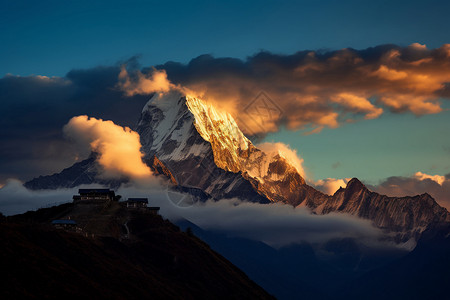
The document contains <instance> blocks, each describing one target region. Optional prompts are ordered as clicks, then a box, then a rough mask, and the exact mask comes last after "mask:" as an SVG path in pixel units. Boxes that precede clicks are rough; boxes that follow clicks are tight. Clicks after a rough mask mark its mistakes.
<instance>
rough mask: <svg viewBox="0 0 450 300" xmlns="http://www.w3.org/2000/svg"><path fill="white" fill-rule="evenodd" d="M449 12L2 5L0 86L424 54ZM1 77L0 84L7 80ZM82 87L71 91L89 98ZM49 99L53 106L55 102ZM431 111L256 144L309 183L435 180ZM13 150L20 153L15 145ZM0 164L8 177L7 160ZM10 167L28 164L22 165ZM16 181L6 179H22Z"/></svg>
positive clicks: (439, 121) (439, 119)
mask: <svg viewBox="0 0 450 300" xmlns="http://www.w3.org/2000/svg"><path fill="white" fill-rule="evenodd" d="M449 15H450V1H438V0H430V1H362V0H359V1H356V0H355V1H354V0H351V1H345V0H340V1H337V0H326V1H312V0H311V1H267V0H262V1H261V0H260V1H111V0H110V1H20V0H19V1H2V2H1V4H0V38H1V41H0V77H3V76H5V75H6V74H12V75H20V76H28V75H45V76H49V77H51V76H59V77H64V76H65V75H66V74H67V73H68V72H69V71H71V70H73V69H89V68H95V67H97V66H107V67H109V66H116V67H117V63H119V62H124V61H127V60H129V59H130V58H131V57H133V56H138V57H139V59H138V62H139V63H140V64H141V66H142V67H149V66H153V65H161V64H164V63H165V62H167V61H176V62H181V63H188V62H189V61H190V60H191V59H193V58H195V57H197V56H199V55H201V54H212V55H213V56H214V57H216V58H217V57H234V58H240V59H245V58H246V57H248V56H251V55H254V54H255V53H257V52H258V51H261V50H266V51H269V52H272V53H275V54H285V55H290V54H293V53H296V52H297V51H303V50H323V51H330V50H337V49H342V48H349V47H350V48H354V49H366V48H369V47H375V46H377V45H382V44H396V45H398V46H401V47H404V46H408V45H411V44H412V43H420V44H422V45H426V46H427V47H428V48H429V49H434V48H438V47H440V46H442V45H443V44H445V43H449V42H450V39H449V31H448V28H449V25H448V23H449V21H448V16H449ZM97 71H98V72H99V74H103V73H105V74H106V73H107V74H109V75H108V76H110V77H111V76H113V77H114V78H116V73H117V70H113V71H111V72H109V71H108V70H107V69H99V70H97V69H94V72H93V74H94V75H92V76H95V74H97V73H95V72H97ZM102 72H103V73H102ZM115 72H116V73H115ZM87 73H89V72H87ZM77 74H78V75H77ZM111 74H113V75H111ZM77 76H79V73H77V72H75V73H71V74H69V76H68V77H66V78H68V79H70V80H72V81H73V82H74V80H75V79H74V78H81V77H83V76H84V75H83V76H79V77H77ZM90 76H91V75H90ZM110 77H107V78H108V79H107V80H106V79H105V80H104V81H105V82H108V84H110V85H114V80H115V79H114V78H110ZM3 79H4V82H5V85H8V82H9V81H11V80H12V79H8V78H6V77H3ZM91 79H92V78H91ZM91 79H89V83H85V81H86V82H88V78H87V77H83V80H84V81H83V84H86V86H91V85H93V84H96V83H95V80H91ZM30 80H31V79H30ZM79 80H81V79H79ZM99 80H100V79H99ZM101 80H103V79H101ZM111 82H112V83H111ZM61 84H62V83H61ZM102 84H103V83H102ZM82 86H83V88H80V90H77V92H76V93H75V92H73V91H72V90H71V93H74V94H77V93H84V91H85V90H89V89H85V88H84V85H82ZM105 86H108V87H109V85H107V84H105ZM7 88H8V89H9V88H10V86H8V87H7ZM16 90H20V88H19V89H16ZM43 95H44V94H43ZM83 95H84V94H83ZM92 95H94V96H92ZM96 95H97V94H95V93H92V94H89V97H97V96H96ZM13 96H14V95H13ZM0 97H2V98H1V101H2V102H3V103H6V104H4V105H5V106H6V108H2V109H3V110H4V111H6V110H8V109H11V111H13V110H14V109H16V110H14V111H19V112H20V110H21V109H22V107H23V108H24V109H25V110H26V109H27V108H26V104H23V103H19V102H18V101H19V100H11V101H12V102H14V103H13V104H8V103H9V102H8V101H9V100H8V99H9V98H7V97H4V96H0ZM14 97H15V96H14ZM14 97H10V99H13V98H14ZM55 97H56V96H55ZM61 97H66V98H67V99H71V98H70V97H72V96H71V94H70V95H64V96H61ZM99 97H100V96H99ZM16 98H17V99H25V98H26V97H25V98H24V97H22V95H19V96H17V97H16ZM16 98H14V99H16ZM102 99H103V100H102V101H103V102H101V103H107V99H106V98H105V97H103V98H102ZM52 101H54V102H55V103H56V102H57V99H56V98H55V99H53V100H52ZM70 101H72V100H70ZM83 101H85V100H83ZM86 101H87V100H86ZM25 102H26V101H25ZM25 102H24V103H25ZM73 103H75V102H73ZM83 103H84V102H83ZM33 105H37V106H39V104H38V103H33ZM47 105H49V104H47ZM52 105H53V104H52ZM102 105H104V104H102ZM139 105H140V104H139ZM136 106H137V104H136ZM442 107H443V108H444V111H443V112H441V113H439V114H433V115H427V116H423V117H416V116H415V115H413V114H404V115H401V116H400V117H399V115H398V114H393V113H391V112H389V111H388V110H387V109H385V113H384V114H383V115H382V116H381V117H380V118H377V119H374V120H368V121H362V122H357V123H349V124H344V125H342V126H340V127H339V128H337V129H329V128H325V129H324V130H323V131H322V132H321V133H319V134H315V135H310V136H304V135H302V133H301V132H298V131H288V130H285V129H282V130H281V131H280V132H277V133H273V134H270V135H269V136H268V137H267V140H269V141H282V142H285V143H287V144H290V145H291V146H292V147H294V148H295V149H297V150H298V152H299V154H300V155H301V156H302V157H303V158H304V159H305V166H306V169H307V172H309V176H310V177H311V178H312V179H315V180H317V179H320V178H326V177H335V178H345V177H353V176H358V177H360V178H361V179H363V180H364V179H365V180H369V181H376V180H379V179H383V178H386V177H388V176H391V175H400V176H410V175H411V174H414V172H417V171H421V172H426V173H431V174H440V175H445V174H447V173H449V172H450V155H449V153H450V152H449V150H448V149H450V141H449V140H448V132H450V122H449V120H450V114H449V111H448V108H449V107H450V106H449V104H448V101H447V100H443V101H442ZM42 110H45V109H44V108H42ZM79 110H80V112H78V113H83V112H84V111H83V110H82V109H79ZM109 110H110V111H112V110H113V108H109ZM111 114H113V113H111ZM116 114H118V113H116ZM12 118H14V116H12ZM65 118H66V116H65ZM64 120H65V119H64ZM64 122H66V121H64ZM60 123H61V124H59V123H58V125H57V126H56V125H55V128H54V129H53V131H54V132H60V128H61V127H62V125H63V124H64V123H63V121H61V122H60ZM28 125H29V126H31V127H33V126H34V125H33V124H31V123H30V124H28ZM127 125H128V124H127ZM55 134H56V133H55ZM43 135H44V136H45V134H43ZM5 136H6V135H5ZM355 137H357V138H355ZM8 138H10V137H8ZM25 140H28V138H25ZM2 143H3V142H2ZM4 144H5V145H6V142H5V143H4ZM8 147H9V148H8V149H9V150H8V151H6V150H5V149H1V150H2V152H1V153H13V154H14V153H18V151H17V149H14V144H13V143H9V146H8ZM20 147H21V148H22V149H23V148H24V146H23V144H21V146H20ZM56 152H58V151H56ZM52 153H53V152H52ZM15 155H16V156H18V154H15ZM36 155H37V154H36ZM4 156H5V157H6V158H5V159H4V160H5V161H8V162H9V163H10V167H8V168H10V169H11V170H13V169H14V166H13V162H14V161H13V160H11V159H9V158H8V157H7V155H4ZM368 157H369V158H368ZM21 164H22V165H24V166H25V165H29V162H28V161H26V160H24V159H21ZM67 164H69V165H70V162H67V161H66V160H62V162H61V163H60V164H59V165H58V166H56V167H54V169H51V168H49V167H47V168H46V169H45V172H57V171H59V168H60V167H61V166H62V165H64V166H67ZM11 172H13V171H11ZM22 172H26V171H24V170H22ZM38 172H39V170H34V173H32V172H30V173H29V174H33V176H34V175H39V174H38ZM11 174H12V173H8V175H5V176H11ZM23 174H26V173H23ZM23 174H22V175H20V176H19V175H17V176H18V177H20V178H21V179H30V178H27V177H26V176H25V175H23ZM0 181H1V180H0ZM0 184H1V182H0Z"/></svg>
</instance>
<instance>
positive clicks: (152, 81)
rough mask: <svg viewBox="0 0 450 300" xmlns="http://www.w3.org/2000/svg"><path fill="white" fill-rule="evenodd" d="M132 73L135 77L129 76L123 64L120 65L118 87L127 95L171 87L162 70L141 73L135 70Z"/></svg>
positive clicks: (161, 90) (153, 91)
mask: <svg viewBox="0 0 450 300" xmlns="http://www.w3.org/2000/svg"><path fill="white" fill-rule="evenodd" d="M133 75H134V76H135V77H136V78H131V77H130V75H129V74H128V71H127V69H126V68H125V66H123V67H122V69H121V71H120V73H119V88H120V89H121V90H123V91H124V92H125V93H126V95H127V96H133V95H136V94H151V93H155V92H168V91H169V90H170V89H171V88H172V87H173V85H172V84H171V83H170V81H169V80H168V79H167V74H166V71H164V70H161V71H158V70H153V72H152V73H150V74H142V72H140V71H136V72H135V74H133Z"/></svg>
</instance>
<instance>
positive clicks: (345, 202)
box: [25, 90, 450, 242]
mask: <svg viewBox="0 0 450 300" xmlns="http://www.w3.org/2000/svg"><path fill="white" fill-rule="evenodd" d="M136 131H137V132H138V133H139V135H140V139H141V144H142V151H143V152H144V153H145V157H144V161H145V162H146V163H147V164H148V165H149V166H151V167H152V169H153V170H154V172H155V173H157V174H163V175H164V176H166V177H168V179H169V180H170V182H171V183H172V184H173V185H174V186H176V187H178V188H179V189H181V190H182V191H188V192H192V191H194V193H195V194H196V195H199V194H201V195H202V197H203V198H213V199H216V200H218V199H228V198H240V199H242V200H244V201H251V202H259V203H270V202H283V203H286V204H290V205H293V206H298V205H301V206H305V207H307V208H309V209H310V210H311V211H312V212H313V213H316V214H327V213H331V212H343V213H348V214H352V215H355V216H358V217H360V218H364V219H369V220H372V221H373V223H374V224H375V225H376V226H377V227H379V228H381V229H384V230H385V231H387V232H390V233H392V234H393V237H394V239H395V240H396V241H397V242H406V241H407V240H409V239H411V238H414V239H415V240H417V239H418V238H419V236H420V234H421V233H422V232H423V231H424V230H425V229H426V228H427V226H428V225H430V224H434V223H439V222H448V221H449V220H450V218H449V214H448V211H447V210H446V209H445V208H443V207H441V206H439V205H438V204H437V203H436V201H435V200H434V199H433V198H431V197H430V196H429V195H428V194H423V195H418V196H414V197H387V196H384V195H380V194H377V193H374V192H371V191H369V190H368V189H367V188H366V187H365V186H364V184H362V183H361V182H360V181H359V180H358V179H356V178H353V179H352V180H351V181H350V182H349V183H348V184H347V187H346V188H341V189H339V190H338V191H337V192H336V193H335V194H334V195H332V196H331V195H326V194H324V193H322V192H320V191H318V190H316V189H314V188H313V187H311V186H309V185H308V184H307V183H306V182H305V179H304V178H303V177H302V175H301V174H300V170H299V168H298V167H297V166H296V165H295V163H294V162H293V161H291V160H290V159H289V158H288V157H287V156H285V155H283V152H282V151H271V152H265V151H263V150H261V149H258V147H256V146H255V145H253V144H252V142H251V141H250V140H249V139H248V138H247V137H246V136H245V135H244V134H243V133H242V131H241V130H240V129H239V127H238V125H237V124H236V122H235V120H234V119H233V117H232V116H231V115H230V114H228V113H226V112H222V111H219V110H217V109H216V108H215V107H214V106H212V105H210V104H208V103H206V102H204V101H202V100H201V99H198V98H196V97H193V96H190V95H185V94H183V93H182V92H180V91H177V90H174V91H171V92H169V93H164V94H159V93H157V94H154V96H153V97H152V98H151V99H150V100H149V101H148V103H147V104H146V105H145V106H144V108H143V110H142V113H141V117H140V120H139V122H138V124H137V126H136ZM89 159H90V161H88V162H85V163H83V164H82V165H83V168H80V167H79V165H77V164H75V165H74V166H73V167H71V168H69V169H66V170H64V171H63V172H62V173H60V174H54V175H52V176H44V177H40V178H37V179H34V180H32V181H30V182H28V183H26V184H25V186H26V187H28V188H33V189H46V188H57V187H72V186H74V182H75V183H76V182H78V181H74V180H73V178H72V177H74V176H75V175H76V176H78V177H80V178H83V179H84V180H83V183H94V182H95V183H102V181H101V178H98V177H96V176H95V174H94V173H93V170H95V168H94V167H92V165H93V164H95V163H96V162H95V160H94V159H93V158H92V157H91V158H89ZM72 168H75V169H73V170H71V169H72ZM84 170H88V171H89V176H84V175H83V174H78V173H82V172H84ZM74 173H77V174H74ZM67 174H71V175H72V177H71V178H70V179H68V178H67ZM63 175H65V176H63ZM89 180H91V182H87V181H89ZM49 183H51V184H49Z"/></svg>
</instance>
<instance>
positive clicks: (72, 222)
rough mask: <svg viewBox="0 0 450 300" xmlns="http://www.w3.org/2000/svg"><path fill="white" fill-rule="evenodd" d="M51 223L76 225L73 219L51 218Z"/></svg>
mask: <svg viewBox="0 0 450 300" xmlns="http://www.w3.org/2000/svg"><path fill="white" fill-rule="evenodd" d="M52 224H53V225H55V224H61V225H63V224H64V225H77V222H75V220H53V221H52Z"/></svg>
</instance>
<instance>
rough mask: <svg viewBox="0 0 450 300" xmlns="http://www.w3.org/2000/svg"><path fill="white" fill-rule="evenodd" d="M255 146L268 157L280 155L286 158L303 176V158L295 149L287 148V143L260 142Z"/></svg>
mask: <svg viewBox="0 0 450 300" xmlns="http://www.w3.org/2000/svg"><path fill="white" fill-rule="evenodd" d="M256 147H257V148H259V149H261V150H262V151H264V152H265V153H266V154H267V155H268V156H269V157H274V156H276V155H280V156H281V157H283V158H284V159H286V160H287V161H288V162H289V163H290V164H291V165H292V166H293V167H295V169H296V170H297V172H298V173H299V174H300V175H301V176H302V177H303V178H305V169H304V168H303V158H300V157H299V156H298V154H297V151H296V150H294V149H291V148H289V146H288V145H286V144H283V143H262V144H258V145H256Z"/></svg>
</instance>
